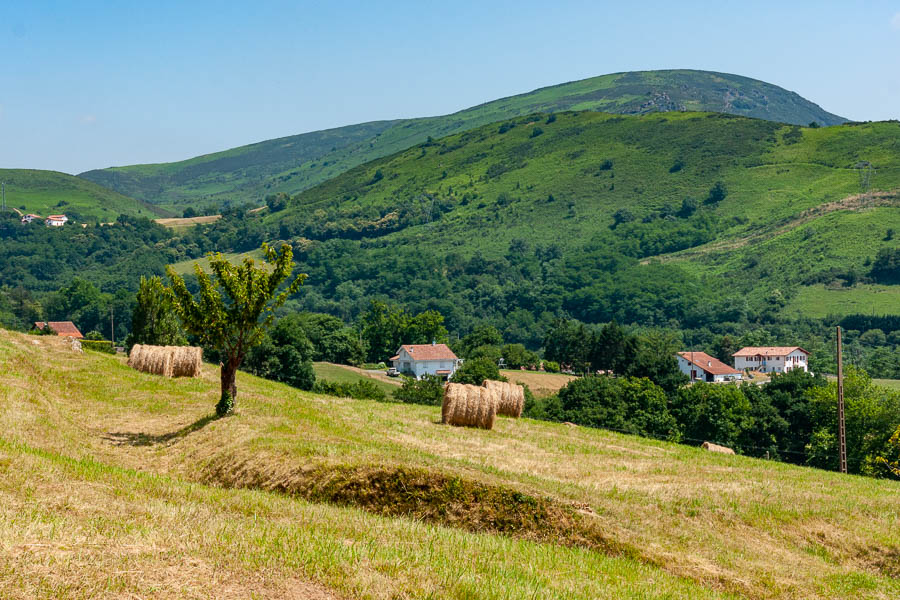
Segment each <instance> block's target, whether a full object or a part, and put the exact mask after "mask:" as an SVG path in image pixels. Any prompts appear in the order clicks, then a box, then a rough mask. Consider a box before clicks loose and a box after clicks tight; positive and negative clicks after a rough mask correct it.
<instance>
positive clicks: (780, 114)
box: [79, 69, 845, 207]
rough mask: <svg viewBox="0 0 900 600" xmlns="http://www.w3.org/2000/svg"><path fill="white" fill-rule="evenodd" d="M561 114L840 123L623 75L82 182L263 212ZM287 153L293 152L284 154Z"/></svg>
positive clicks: (697, 78) (754, 95) (745, 97)
mask: <svg viewBox="0 0 900 600" xmlns="http://www.w3.org/2000/svg"><path fill="white" fill-rule="evenodd" d="M563 110H594V111H601V112H613V113H621V114H646V113H648V112H661V111H662V112H665V111H712V112H725V113H730V114H739V115H742V116H749V117H753V118H763V119H766V120H774V121H780V122H788V123H790V124H795V125H807V124H809V123H810V122H812V121H816V122H817V123H818V124H820V125H834V124H838V123H841V122H844V121H845V119H844V118H843V117H839V116H837V115H834V114H832V113H829V112H827V111H824V110H823V109H821V107H819V106H818V105H816V104H814V103H812V102H810V101H808V100H805V99H803V98H802V97H801V96H799V95H798V94H796V93H795V92H790V91H788V90H785V89H783V88H780V87H778V86H775V85H772V84H769V83H766V82H763V81H759V80H756V79H752V78H749V77H743V76H739V75H731V74H726V73H718V72H711V71H698V70H689V69H671V70H662V71H629V72H622V73H612V74H608V75H600V76H598V77H592V78H588V79H582V80H577V81H571V82H566V83H560V84H555V85H552V86H545V87H542V88H538V89H535V90H532V91H530V92H525V93H522V94H515V95H512V96H506V97H503V98H499V99H497V100H492V101H488V102H484V103H481V104H478V105H476V106H473V107H469V108H465V109H462V110H459V111H456V112H454V113H450V114H448V115H441V116H433V117H418V118H411V119H399V120H388V121H384V120H382V121H370V122H366V123H359V124H355V125H348V126H345V127H337V128H330V129H326V130H320V131H313V132H307V133H303V134H298V135H293V136H284V137H279V138H275V139H272V140H262V141H259V142H254V143H252V144H248V145H244V146H239V147H236V148H231V149H228V150H224V151H222V152H215V153H210V154H206V155H202V156H199V157H194V158H192V159H188V160H185V161H178V162H174V163H158V164H151V165H132V166H122V167H111V168H108V169H96V170H92V171H86V172H84V173H81V174H80V175H79V177H83V178H85V179H89V180H91V181H94V182H95V183H99V184H100V185H104V186H106V187H109V188H111V189H115V190H117V191H119V192H121V193H124V194H126V195H130V196H134V197H137V198H141V199H143V200H145V201H148V202H153V203H157V204H163V205H168V206H170V207H179V206H188V205H197V204H204V203H208V204H209V203H211V204H214V205H216V206H220V205H222V204H240V203H244V202H254V203H260V202H261V201H262V200H263V199H264V197H265V196H267V195H270V194H276V193H279V192H283V193H287V194H295V193H298V192H300V191H303V190H304V189H308V188H310V187H313V186H315V185H317V184H318V183H321V182H323V181H326V180H327V179H330V178H331V177H334V176H336V175H339V174H341V173H343V172H345V171H347V170H348V169H350V168H353V167H355V166H357V165H360V164H364V163H366V162H369V161H370V160H374V159H376V158H380V157H382V156H388V155H390V154H393V153H394V152H398V151H401V150H404V149H406V148H409V147H411V146H413V145H415V144H417V143H421V142H423V141H425V140H426V139H428V138H429V137H430V138H441V137H444V136H446V135H450V134H452V133H457V132H460V131H467V130H469V129H472V128H475V127H479V126H482V125H486V124H488V123H492V122H495V121H501V120H503V119H508V118H514V117H518V116H522V115H525V114H530V113H536V112H559V111H563ZM287 143H289V144H291V145H292V146H294V145H296V146H295V147H292V148H290V149H288V150H285V149H284V147H285V144H287Z"/></svg>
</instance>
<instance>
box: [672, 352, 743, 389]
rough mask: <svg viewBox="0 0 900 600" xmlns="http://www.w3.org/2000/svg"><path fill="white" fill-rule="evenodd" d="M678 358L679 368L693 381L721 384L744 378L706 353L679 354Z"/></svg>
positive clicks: (735, 370) (732, 368)
mask: <svg viewBox="0 0 900 600" xmlns="http://www.w3.org/2000/svg"><path fill="white" fill-rule="evenodd" d="M677 358H678V368H679V369H681V372H682V373H684V374H685V375H687V376H688V377H689V378H690V380H691V381H707V382H709V383H719V382H724V381H740V380H741V379H742V378H743V375H742V374H741V372H740V371H738V370H737V369H735V368H734V367H731V366H728V365H726V364H725V363H723V362H722V361H721V360H719V359H717V358H714V357H712V356H710V355H709V354H707V353H705V352H679V353H678V357H677Z"/></svg>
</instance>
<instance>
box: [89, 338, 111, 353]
mask: <svg viewBox="0 0 900 600" xmlns="http://www.w3.org/2000/svg"><path fill="white" fill-rule="evenodd" d="M81 347H82V348H84V349H85V350H93V351H94V352H103V353H106V354H115V353H116V348H115V346H113V343H112V342H110V341H107V340H89V339H83V340H81Z"/></svg>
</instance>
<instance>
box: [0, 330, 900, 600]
mask: <svg viewBox="0 0 900 600" xmlns="http://www.w3.org/2000/svg"><path fill="white" fill-rule="evenodd" d="M98 373H102V374H103V377H100V378H98V377H97V374H98ZM218 383H219V382H218V375H217V371H216V369H215V368H214V367H213V366H212V365H205V366H204V368H203V373H202V376H201V377H200V378H198V379H176V380H172V379H165V378H161V377H158V376H154V375H148V374H142V373H138V372H136V371H133V370H131V369H129V368H128V367H127V366H126V365H125V364H124V360H123V359H121V358H117V357H114V356H109V355H104V354H99V353H92V352H86V353H84V354H75V353H73V352H72V350H71V349H70V348H69V347H68V346H67V345H66V344H65V342H64V341H63V340H59V339H56V338H47V337H40V338H39V337H35V336H26V335H23V334H14V333H10V332H5V331H2V330H0V408H2V410H0V424H2V431H3V433H2V436H0V470H2V471H3V473H4V477H3V478H2V483H0V498H2V499H3V502H2V503H0V515H2V516H3V519H2V524H0V541H2V542H3V543H2V544H0V564H2V565H3V567H4V572H6V573H7V574H8V575H7V576H5V577H3V578H0V595H3V596H4V597H37V598H63V597H103V598H107V597H109V598H113V597H122V596H126V595H133V596H141V597H143V596H147V595H153V596H154V597H159V598H183V597H191V598H200V597H223V596H231V595H237V596H254V597H265V598H270V597H271V598H275V597H278V598H283V597H302V598H316V599H318V598H387V597H390V598H424V597H428V598H472V597H478V598H487V599H497V600H499V599H502V598H510V597H515V598H576V599H577V598H734V599H736V598H751V599H758V600H765V599H769V598H773V599H774V598H809V599H828V598H863V597H865V598H873V599H879V598H885V599H887V598H894V597H897V595H898V594H900V580H898V578H897V576H898V570H897V565H898V562H897V560H898V556H900V554H898V553H900V538H898V529H897V527H896V514H897V511H896V496H897V491H898V488H900V484H898V483H897V482H895V481H886V480H876V479H869V478H863V477H854V476H846V475H840V474H837V473H831V472H825V471H819V470H815V469H810V468H803V467H796V466H790V465H786V464H781V463H775V462H772V461H766V460H757V459H750V458H746V457H741V456H726V455H717V454H712V453H706V452H703V451H701V450H699V449H697V448H693V447H688V446H682V445H676V444H670V443H665V442H658V441H652V440H647V439H642V438H638V437H633V436H627V435H621V434H617V433H612V432H606V431H601V430H592V429H588V428H582V427H568V426H566V425H563V424H554V423H546V422H539V421H531V420H529V419H519V420H513V419H509V418H505V417H504V418H500V419H498V421H497V423H496V424H495V427H494V429H493V430H492V431H482V430H466V429H460V428H454V427H447V426H443V425H440V409H439V408H438V407H426V406H413V405H403V404H393V403H391V404H388V403H377V402H370V401H355V400H350V399H343V398H331V397H320V396H316V395H314V394H312V393H307V392H301V391H298V390H295V389H291V388H289V387H286V386H284V385H282V384H277V383H273V382H269V381H264V380H261V379H257V378H255V377H252V376H249V375H246V374H243V373H241V374H240V375H239V378H238V385H239V388H240V390H241V391H240V395H239V397H238V403H237V414H236V415H234V416H232V417H228V418H223V419H215V418H213V417H212V416H211V414H210V413H211V410H212V407H213V405H214V404H215V401H216V398H217V391H218Z"/></svg>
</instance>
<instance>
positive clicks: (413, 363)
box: [391, 343, 461, 379]
mask: <svg viewBox="0 0 900 600" xmlns="http://www.w3.org/2000/svg"><path fill="white" fill-rule="evenodd" d="M391 363H392V365H393V367H394V368H395V369H397V370H398V371H400V372H401V373H403V374H406V375H411V376H413V377H415V378H416V379H421V378H422V375H439V376H441V377H443V378H444V379H450V377H452V376H453V374H454V373H455V372H456V369H458V368H459V365H460V363H461V361H460V360H459V358H457V357H456V354H454V353H453V350H451V349H450V348H449V347H448V346H447V344H435V343H431V344H405V345H403V346H400V349H399V350H397V355H396V356H392V357H391Z"/></svg>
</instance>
